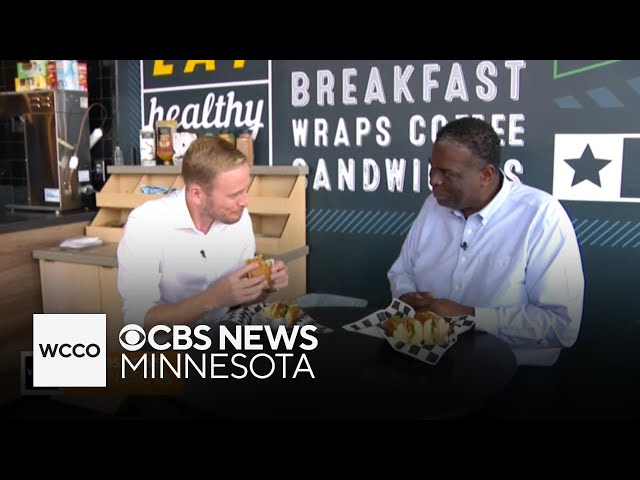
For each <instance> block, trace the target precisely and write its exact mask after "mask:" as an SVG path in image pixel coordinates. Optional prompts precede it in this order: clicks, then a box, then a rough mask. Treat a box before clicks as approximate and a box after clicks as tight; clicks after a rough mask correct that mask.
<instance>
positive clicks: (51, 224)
mask: <svg viewBox="0 0 640 480" xmlns="http://www.w3.org/2000/svg"><path fill="white" fill-rule="evenodd" d="M93 215H95V212H94V213H93ZM89 217H90V216H86V215H85V217H84V218H85V220H84V221H78V217H74V219H75V220H76V222H75V223H65V222H67V221H68V220H69V217H66V218H64V219H62V218H59V219H56V217H55V215H53V214H48V215H46V216H45V217H43V218H40V217H37V218H36V217H32V218H30V219H29V220H28V223H27V224H28V225H29V226H30V227H31V228H29V229H26V227H25V224H24V223H23V222H12V223H11V224H9V225H10V226H11V227H13V229H14V231H11V232H8V233H1V234H0V264H1V265H2V269H0V292H2V294H1V295H0V312H2V316H1V318H0V338H1V339H2V341H1V342H0V403H1V402H3V401H6V400H9V399H12V398H15V397H17V396H18V395H19V394H20V378H19V374H20V352H21V351H31V350H32V341H33V314H34V313H43V307H42V297H41V292H40V271H39V268H38V262H37V261H36V260H34V259H33V256H32V252H33V250H34V249H39V248H45V247H49V246H51V245H58V244H60V242H61V241H62V240H64V239H66V238H70V237H77V236H81V235H83V234H84V231H85V228H86V226H87V225H88V224H89V220H87V219H86V218H89Z"/></svg>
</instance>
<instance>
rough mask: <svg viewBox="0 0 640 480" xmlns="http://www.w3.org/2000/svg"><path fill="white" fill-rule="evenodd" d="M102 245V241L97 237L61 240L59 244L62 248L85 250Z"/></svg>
mask: <svg viewBox="0 0 640 480" xmlns="http://www.w3.org/2000/svg"><path fill="white" fill-rule="evenodd" d="M96 245H102V240H100V238H98V237H73V238H67V239H66V240H63V242H62V243H61V244H60V246H61V247H62V248H87V247H95V246H96Z"/></svg>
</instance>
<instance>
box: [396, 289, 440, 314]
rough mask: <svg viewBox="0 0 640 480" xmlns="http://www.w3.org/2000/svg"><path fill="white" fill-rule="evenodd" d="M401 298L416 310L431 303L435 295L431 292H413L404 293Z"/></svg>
mask: <svg viewBox="0 0 640 480" xmlns="http://www.w3.org/2000/svg"><path fill="white" fill-rule="evenodd" d="M400 300H402V301H403V302H404V303H407V304H409V305H411V306H412V307H413V309H414V310H420V309H422V308H427V307H428V306H429V305H431V302H433V300H434V296H433V294H431V292H411V293H405V294H404V295H402V296H401V297H400Z"/></svg>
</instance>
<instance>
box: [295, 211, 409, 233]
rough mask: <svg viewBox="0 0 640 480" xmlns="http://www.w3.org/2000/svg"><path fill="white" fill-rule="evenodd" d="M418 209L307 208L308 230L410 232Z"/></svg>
mask: <svg viewBox="0 0 640 480" xmlns="http://www.w3.org/2000/svg"><path fill="white" fill-rule="evenodd" d="M417 215H418V214H417V212H400V211H393V210H355V209H353V210H351V209H331V208H312V209H309V211H308V212H307V231H309V232H319V233H320V232H321V233H336V234H344V235H368V236H370V235H390V236H404V235H406V234H407V232H408V231H409V229H410V228H411V225H412V224H413V221H414V220H415V219H416V216H417Z"/></svg>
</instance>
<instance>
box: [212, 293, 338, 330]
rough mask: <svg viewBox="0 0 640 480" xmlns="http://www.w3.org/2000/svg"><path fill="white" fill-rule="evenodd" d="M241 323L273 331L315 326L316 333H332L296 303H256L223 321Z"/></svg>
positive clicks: (241, 308) (232, 313)
mask: <svg viewBox="0 0 640 480" xmlns="http://www.w3.org/2000/svg"><path fill="white" fill-rule="evenodd" d="M222 320H226V321H231V322H235V323H239V324H240V325H268V326H270V327H271V328H272V329H277V328H280V327H285V328H287V329H292V328H294V327H295V326H300V327H302V326H304V325H313V326H314V327H316V330H315V332H314V333H331V332H333V330H332V329H331V328H329V327H325V326H324V325H321V324H319V323H318V322H317V321H316V320H315V319H313V318H312V317H311V316H310V315H309V314H308V313H306V312H305V311H303V310H302V309H301V308H300V307H299V305H298V304H297V303H296V302H282V301H274V302H267V303H264V302H263V303H256V304H253V305H246V306H244V307H240V308H236V309H233V310H231V311H230V312H229V313H227V315H226V316H225V317H224V318H223V319H222Z"/></svg>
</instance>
